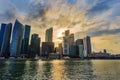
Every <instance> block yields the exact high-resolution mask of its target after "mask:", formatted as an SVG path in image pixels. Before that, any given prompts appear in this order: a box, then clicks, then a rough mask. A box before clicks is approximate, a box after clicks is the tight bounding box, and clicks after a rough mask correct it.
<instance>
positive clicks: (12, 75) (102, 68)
mask: <svg viewBox="0 0 120 80" xmlns="http://www.w3.org/2000/svg"><path fill="white" fill-rule="evenodd" d="M119 74H120V61H119V60H118V61H117V60H80V61H79V60H78V61H77V60H76V61H70V60H51V61H41V60H34V61H29V60H26V61H24V60H22V61H18V60H8V61H7V60H5V61H4V60H1V61H0V80H119V78H120V77H119Z"/></svg>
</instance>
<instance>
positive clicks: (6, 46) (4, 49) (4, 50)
mask: <svg viewBox="0 0 120 80" xmlns="http://www.w3.org/2000/svg"><path fill="white" fill-rule="evenodd" d="M11 30H12V23H9V24H7V25H6V27H5V32H4V37H3V42H2V46H1V52H0V53H1V56H3V57H6V58H8V57H9V56H10V37H11Z"/></svg>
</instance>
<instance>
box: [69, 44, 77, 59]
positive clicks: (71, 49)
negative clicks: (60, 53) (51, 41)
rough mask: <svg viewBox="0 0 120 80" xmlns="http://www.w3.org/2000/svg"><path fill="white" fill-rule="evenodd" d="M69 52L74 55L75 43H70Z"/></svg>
mask: <svg viewBox="0 0 120 80" xmlns="http://www.w3.org/2000/svg"><path fill="white" fill-rule="evenodd" d="M69 54H70V55H71V56H73V57H74V56H76V44H72V45H70V50H69Z"/></svg>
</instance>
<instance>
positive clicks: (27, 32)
mask: <svg viewBox="0 0 120 80" xmlns="http://www.w3.org/2000/svg"><path fill="white" fill-rule="evenodd" d="M30 31H31V27H30V26H29V25H25V32H24V38H23V40H22V47H21V54H22V56H28V54H29V52H28V48H29V39H30Z"/></svg>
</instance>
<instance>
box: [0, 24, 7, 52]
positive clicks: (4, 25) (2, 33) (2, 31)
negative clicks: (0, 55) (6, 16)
mask: <svg viewBox="0 0 120 80" xmlns="http://www.w3.org/2000/svg"><path fill="white" fill-rule="evenodd" d="M5 27H6V24H4V23H2V24H1V30H0V51H1V47H2V43H3V37H4V33H5Z"/></svg>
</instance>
